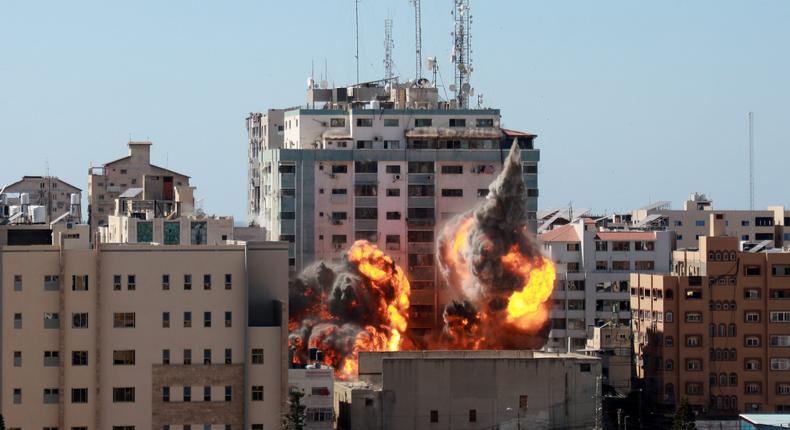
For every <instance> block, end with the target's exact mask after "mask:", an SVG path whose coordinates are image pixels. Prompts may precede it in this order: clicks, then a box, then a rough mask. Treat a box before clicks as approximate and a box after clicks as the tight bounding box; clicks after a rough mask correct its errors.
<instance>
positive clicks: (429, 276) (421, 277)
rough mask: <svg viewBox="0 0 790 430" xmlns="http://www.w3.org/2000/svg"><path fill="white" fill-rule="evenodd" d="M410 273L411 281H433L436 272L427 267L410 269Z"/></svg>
mask: <svg viewBox="0 0 790 430" xmlns="http://www.w3.org/2000/svg"><path fill="white" fill-rule="evenodd" d="M408 272H409V279H411V280H412V281H433V280H434V278H435V272H434V268H433V267H426V266H419V267H410V268H409V270H408Z"/></svg>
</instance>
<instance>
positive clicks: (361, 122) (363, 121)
mask: <svg viewBox="0 0 790 430" xmlns="http://www.w3.org/2000/svg"><path fill="white" fill-rule="evenodd" d="M357 127H373V118H357Z"/></svg>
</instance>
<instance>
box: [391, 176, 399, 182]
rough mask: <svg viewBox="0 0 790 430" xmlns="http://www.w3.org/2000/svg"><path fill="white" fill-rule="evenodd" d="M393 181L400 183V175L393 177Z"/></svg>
mask: <svg viewBox="0 0 790 430" xmlns="http://www.w3.org/2000/svg"><path fill="white" fill-rule="evenodd" d="M392 180H393V181H398V180H400V175H392Z"/></svg>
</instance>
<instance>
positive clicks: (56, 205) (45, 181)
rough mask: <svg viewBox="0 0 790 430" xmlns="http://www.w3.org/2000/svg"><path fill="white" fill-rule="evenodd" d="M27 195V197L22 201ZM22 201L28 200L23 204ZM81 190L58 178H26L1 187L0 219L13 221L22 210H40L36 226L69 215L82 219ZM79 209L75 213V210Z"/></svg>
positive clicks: (35, 215) (35, 216)
mask: <svg viewBox="0 0 790 430" xmlns="http://www.w3.org/2000/svg"><path fill="white" fill-rule="evenodd" d="M23 194H24V195H27V197H23ZM23 200H25V201H24V202H23ZM81 202H82V190H80V189H79V188H77V187H75V186H74V185H71V184H69V183H68V182H66V181H64V180H62V179H60V178H57V177H55V176H23V177H22V179H20V180H19V181H16V182H14V183H12V184H8V185H6V186H4V187H0V218H10V217H11V216H12V215H14V213H15V212H16V211H19V210H21V208H22V206H23V205H25V206H29V207H36V206H37V207H40V208H41V209H40V213H41V216H37V214H35V212H37V211H38V210H37V209H34V211H33V212H34V214H33V215H34V216H33V217H32V218H39V219H36V220H35V221H36V222H42V223H43V222H46V223H50V222H53V221H55V220H56V219H58V218H60V217H62V216H63V215H66V214H71V215H72V216H73V217H74V218H76V219H77V220H79V219H80V218H81V215H82V214H81V210H80V207H81V204H82V203H81ZM75 209H76V210H75Z"/></svg>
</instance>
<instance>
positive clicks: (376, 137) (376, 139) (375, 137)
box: [373, 136, 381, 142]
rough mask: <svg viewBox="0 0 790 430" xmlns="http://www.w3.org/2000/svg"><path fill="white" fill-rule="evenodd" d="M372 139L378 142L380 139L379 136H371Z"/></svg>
mask: <svg viewBox="0 0 790 430" xmlns="http://www.w3.org/2000/svg"><path fill="white" fill-rule="evenodd" d="M373 140H374V141H376V142H379V141H381V136H373Z"/></svg>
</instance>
